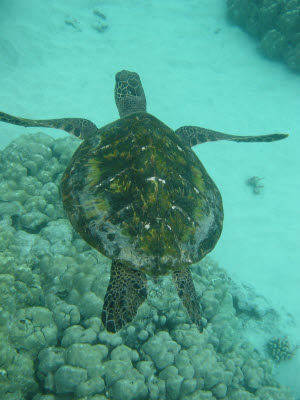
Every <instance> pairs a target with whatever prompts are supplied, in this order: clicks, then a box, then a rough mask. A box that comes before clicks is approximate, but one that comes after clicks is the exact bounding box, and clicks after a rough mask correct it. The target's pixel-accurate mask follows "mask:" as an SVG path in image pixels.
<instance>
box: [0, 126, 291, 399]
mask: <svg viewBox="0 0 300 400" xmlns="http://www.w3.org/2000/svg"><path fill="white" fill-rule="evenodd" d="M78 144H79V142H78V141H77V140H76V139H75V138H72V137H67V138H65V139H58V140H54V139H53V138H51V137H50V136H47V135H45V134H42V133H41V134H35V135H28V134H27V135H24V136H22V137H20V138H19V139H18V140H16V141H14V142H12V143H11V144H10V145H9V146H8V147H7V148H6V149H5V150H3V151H2V152H1V153H0V398H1V399H2V400H27V399H34V400H71V399H81V400H83V399H84V400H105V399H111V400H143V399H145V400H146V399H150V400H163V399H168V400H169V399H170V400H202V399H203V400H204V399H227V400H271V399H272V400H292V399H293V397H292V395H291V394H290V392H289V390H288V389H286V388H283V387H280V385H279V384H278V383H277V382H276V381H275V380H274V378H273V376H272V369H273V366H274V362H275V361H273V360H272V357H271V355H270V354H268V353H267V352H263V351H259V350H258V349H256V348H255V347H254V346H253V345H252V344H250V343H249V342H247V341H246V340H245V339H244V338H243V335H242V333H243V329H244V328H245V326H246V325H247V324H248V323H249V321H250V322H251V321H254V322H255V324H258V325H253V326H259V324H260V323H263V321H264V320H266V319H268V318H269V321H270V322H269V325H268V329H269V332H270V337H271V336H272V330H273V327H272V321H275V320H276V318H278V316H277V315H276V312H275V311H274V310H272V309H268V307H266V306H265V303H264V304H263V305H262V303H261V302H256V301H255V300H253V297H252V300H250V298H251V297H249V298H247V294H245V291H243V290H242V289H241V288H238V287H237V285H234V284H233V282H232V281H231V279H230V278H229V277H228V275H227V274H226V272H225V271H224V270H222V269H221V268H219V267H218V266H217V265H216V264H215V263H214V262H212V261H211V260H209V259H205V260H204V261H203V262H201V263H199V264H196V265H194V266H193V267H192V274H193V279H194V282H195V286H196V290H197V293H198V294H199V301H201V304H202V308H203V315H204V318H205V321H206V327H205V329H204V333H203V334H199V332H198V330H197V328H196V327H195V326H194V325H192V324H191V323H190V322H189V319H188V317H187V314H186V312H185V310H184V308H183V306H182V305H181V303H180V301H179V299H178V297H177V294H176V292H175V289H174V288H173V286H172V283H171V280H170V279H169V277H162V278H160V279H159V281H158V282H157V283H154V282H152V281H151V280H150V281H149V297H148V301H147V302H145V304H143V306H142V307H141V308H140V309H139V312H138V315H137V317H136V318H135V320H134V321H133V323H131V324H129V325H128V326H127V327H126V328H124V329H123V330H121V332H119V333H118V334H115V335H111V334H108V333H107V332H106V331H105V330H104V328H103V326H102V324H101V321H100V318H99V316H100V312H101V308H102V304H103V298H104V294H105V291H106V287H107V284H108V280H109V270H110V260H108V259H107V258H105V257H103V256H102V255H101V254H99V253H98V252H97V251H95V250H94V249H92V248H90V247H89V246H88V245H87V244H86V243H85V242H84V241H83V240H81V239H80V237H79V236H78V235H77V234H76V232H74V230H73V229H72V227H71V225H70V223H69V221H68V220H67V219H66V217H65V214H64V211H63V208H62V205H61V201H60V195H59V185H60V179H61V176H62V173H63V171H64V169H65V167H66V165H67V163H68V161H69V159H70V157H71V155H72V153H73V151H75V149H76V147H77V146H78ZM268 329H267V330H268ZM285 344H286V343H285ZM272 349H273V352H274V347H273V348H272ZM285 351H286V348H285ZM276 356H280V354H278V352H277V353H276ZM285 362H288V361H285Z"/></svg>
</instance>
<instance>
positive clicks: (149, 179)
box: [146, 176, 156, 181]
mask: <svg viewBox="0 0 300 400" xmlns="http://www.w3.org/2000/svg"><path fill="white" fill-rule="evenodd" d="M155 180H156V176H151V178H147V179H146V181H155Z"/></svg>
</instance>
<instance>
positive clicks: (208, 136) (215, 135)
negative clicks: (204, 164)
mask: <svg viewBox="0 0 300 400" xmlns="http://www.w3.org/2000/svg"><path fill="white" fill-rule="evenodd" d="M175 133H177V134H178V135H179V136H180V137H181V138H182V139H183V141H184V143H185V144H186V145H187V146H191V147H193V146H196V144H201V143H205V142H216V141H217V140H230V141H233V142H247V143H250V142H274V141H276V140H282V139H285V138H287V137H288V136H289V135H288V134H286V133H273V134H270V135H259V136H237V135H227V134H226V133H222V132H217V131H212V130H211V129H205V128H200V127H198V126H182V127H181V128H178V129H176V131H175Z"/></svg>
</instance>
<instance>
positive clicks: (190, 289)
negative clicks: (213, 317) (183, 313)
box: [172, 267, 203, 333]
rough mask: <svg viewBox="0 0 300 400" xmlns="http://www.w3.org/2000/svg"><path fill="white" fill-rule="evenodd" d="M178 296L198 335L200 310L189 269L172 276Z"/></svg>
mask: <svg viewBox="0 0 300 400" xmlns="http://www.w3.org/2000/svg"><path fill="white" fill-rule="evenodd" d="M172 277H173V282H174V285H175V287H176V289H177V293H178V296H179V298H180V300H181V301H182V304H183V305H184V307H185V308H186V310H187V312H188V315H189V317H190V319H191V321H192V322H193V323H194V324H195V325H196V326H197V328H198V330H199V332H200V333H202V332H203V325H202V322H201V309H200V304H199V300H198V299H197V294H196V290H195V286H194V283H193V278H192V275H191V271H190V268H189V267H187V268H184V269H182V270H177V271H174V272H173V274H172Z"/></svg>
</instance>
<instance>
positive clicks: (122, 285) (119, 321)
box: [101, 261, 147, 333]
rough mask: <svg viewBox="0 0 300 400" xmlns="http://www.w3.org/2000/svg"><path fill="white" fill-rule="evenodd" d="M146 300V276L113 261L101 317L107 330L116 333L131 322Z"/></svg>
mask: <svg viewBox="0 0 300 400" xmlns="http://www.w3.org/2000/svg"><path fill="white" fill-rule="evenodd" d="M146 298H147V278H146V275H145V274H144V273H143V272H140V271H137V270H134V269H132V268H128V267H126V266H125V265H124V264H122V263H120V262H118V261H113V262H112V265H111V272H110V281H109V284H108V287H107V291H106V294H105V297H104V304H103V309H102V315H101V320H102V323H103V325H104V326H105V328H106V330H107V331H108V332H111V333H116V332H117V331H119V330H120V329H121V328H122V327H123V326H125V325H126V324H128V323H129V322H131V321H132V320H133V318H134V317H135V316H136V313H137V310H138V308H139V307H140V306H141V305H142V303H143V302H144V301H145V300H146Z"/></svg>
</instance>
